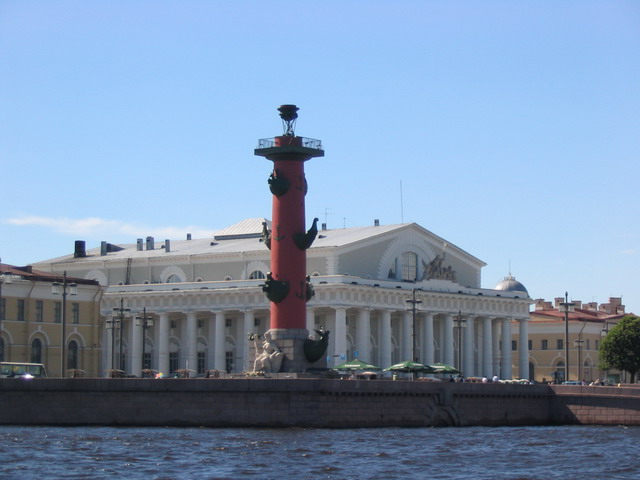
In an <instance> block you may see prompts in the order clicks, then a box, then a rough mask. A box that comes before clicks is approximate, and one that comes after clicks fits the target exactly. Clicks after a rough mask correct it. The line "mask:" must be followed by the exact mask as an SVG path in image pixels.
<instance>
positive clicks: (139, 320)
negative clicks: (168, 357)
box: [136, 307, 153, 370]
mask: <svg viewBox="0 0 640 480" xmlns="http://www.w3.org/2000/svg"><path fill="white" fill-rule="evenodd" d="M136 325H137V326H139V327H142V370H144V368H145V365H144V361H145V358H144V353H145V344H146V343H147V342H146V340H145V339H146V337H147V328H149V327H153V317H147V307H144V308H143V309H142V316H141V317H136Z"/></svg>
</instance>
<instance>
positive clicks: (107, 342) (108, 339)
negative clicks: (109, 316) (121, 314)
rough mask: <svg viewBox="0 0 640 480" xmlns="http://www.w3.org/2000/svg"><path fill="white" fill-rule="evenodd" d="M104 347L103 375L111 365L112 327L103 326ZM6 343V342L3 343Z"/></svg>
mask: <svg viewBox="0 0 640 480" xmlns="http://www.w3.org/2000/svg"><path fill="white" fill-rule="evenodd" d="M104 333H105V335H104V343H103V345H104V348H103V351H104V353H105V355H104V365H103V369H102V370H103V372H104V373H105V375H106V374H107V372H106V371H107V370H111V366H112V365H113V356H112V355H113V345H114V342H113V341H112V338H113V335H114V329H113V328H105V329H104ZM5 345H6V344H5Z"/></svg>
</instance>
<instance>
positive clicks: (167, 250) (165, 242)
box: [164, 238, 171, 252]
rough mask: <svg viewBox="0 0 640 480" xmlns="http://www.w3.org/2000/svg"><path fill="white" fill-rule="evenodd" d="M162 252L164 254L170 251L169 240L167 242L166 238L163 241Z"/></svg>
mask: <svg viewBox="0 0 640 480" xmlns="http://www.w3.org/2000/svg"><path fill="white" fill-rule="evenodd" d="M164 251H165V252H170V251H171V240H169V239H168V238H167V239H166V240H165V241H164Z"/></svg>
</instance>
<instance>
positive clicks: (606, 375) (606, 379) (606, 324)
mask: <svg viewBox="0 0 640 480" xmlns="http://www.w3.org/2000/svg"><path fill="white" fill-rule="evenodd" d="M608 333H609V322H604V327H602V330H600V338H601V339H602V340H604V338H605V337H606V336H607V334H608ZM602 340H600V341H602ZM598 360H600V352H599V351H598ZM604 383H605V385H606V384H608V383H609V371H608V370H607V369H605V370H604Z"/></svg>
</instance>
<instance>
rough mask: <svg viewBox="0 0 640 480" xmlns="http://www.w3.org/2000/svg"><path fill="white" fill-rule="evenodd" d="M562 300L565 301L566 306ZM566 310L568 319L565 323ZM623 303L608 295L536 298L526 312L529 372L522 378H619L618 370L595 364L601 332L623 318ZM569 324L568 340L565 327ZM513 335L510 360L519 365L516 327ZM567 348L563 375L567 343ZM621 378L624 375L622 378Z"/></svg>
mask: <svg viewBox="0 0 640 480" xmlns="http://www.w3.org/2000/svg"><path fill="white" fill-rule="evenodd" d="M565 303H567V304H568V305H566V306H565ZM565 314H566V315H567V317H568V322H566V323H565ZM624 315H625V307H624V305H622V299H621V298H616V297H613V298H610V299H609V303H604V304H600V305H598V304H597V303H596V302H590V303H584V304H583V303H582V302H581V301H579V300H572V301H570V302H565V299H564V298H561V297H559V298H556V299H554V302H553V304H552V303H551V302H547V301H545V300H543V299H538V300H536V301H535V310H534V311H532V312H531V313H530V316H529V340H528V345H526V348H528V350H529V372H527V374H526V375H522V374H521V373H520V372H519V371H517V370H518V369H517V368H516V371H517V375H518V376H520V377H521V378H529V379H533V380H535V381H536V382H554V381H555V382H564V381H571V382H573V381H582V380H584V381H585V382H587V383H591V382H592V381H594V380H597V379H605V378H607V377H608V378H609V380H610V381H614V382H618V381H620V380H621V379H620V372H617V371H609V372H604V371H602V370H600V368H599V367H598V349H599V347H600V341H601V340H602V337H603V335H606V333H607V332H608V331H609V330H610V329H611V328H612V327H613V325H615V324H616V323H618V321H620V320H621V319H622V317H624ZM567 326H568V343H567V340H566V338H567V328H566V327H567ZM514 332H515V335H514V337H513V342H512V348H513V363H514V365H518V361H517V360H518V358H519V353H520V349H521V348H522V347H523V345H521V344H520V339H519V338H518V335H517V329H514ZM567 345H568V347H569V349H568V351H569V362H568V366H569V368H568V371H569V376H568V378H565V377H566V374H565V372H566V365H567V363H566V362H567V360H566V346H567ZM622 381H624V378H622Z"/></svg>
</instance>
